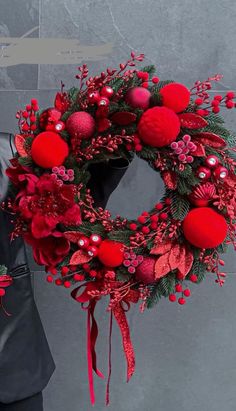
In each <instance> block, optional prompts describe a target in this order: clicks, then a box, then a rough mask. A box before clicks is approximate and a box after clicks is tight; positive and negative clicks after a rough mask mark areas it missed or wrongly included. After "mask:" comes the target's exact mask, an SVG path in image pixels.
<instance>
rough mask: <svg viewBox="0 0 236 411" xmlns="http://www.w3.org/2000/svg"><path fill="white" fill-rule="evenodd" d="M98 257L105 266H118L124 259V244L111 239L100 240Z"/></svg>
mask: <svg viewBox="0 0 236 411" xmlns="http://www.w3.org/2000/svg"><path fill="white" fill-rule="evenodd" d="M98 258H99V260H100V261H101V263H102V264H104V265H105V266H107V267H118V266H119V265H121V264H122V262H123V259H124V244H123V243H120V242H118V241H113V240H104V241H102V243H101V245H100V247H99V249H98Z"/></svg>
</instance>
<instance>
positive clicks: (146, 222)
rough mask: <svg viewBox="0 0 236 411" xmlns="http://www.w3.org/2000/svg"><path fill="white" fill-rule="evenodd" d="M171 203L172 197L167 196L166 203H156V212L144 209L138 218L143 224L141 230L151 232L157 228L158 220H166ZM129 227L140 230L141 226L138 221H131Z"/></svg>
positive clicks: (146, 232) (144, 232) (145, 232)
mask: <svg viewBox="0 0 236 411" xmlns="http://www.w3.org/2000/svg"><path fill="white" fill-rule="evenodd" d="M170 205H171V200H170V198H166V199H165V202H164V203H157V204H156V205H155V209H156V210H157V212H156V213H154V214H150V213H148V212H147V211H143V212H142V214H141V215H140V216H138V218H137V221H138V222H139V223H140V225H141V232H142V233H143V234H149V233H150V231H152V230H156V229H157V225H158V222H160V221H162V222H163V221H166V220H167V219H168V214H169V207H170ZM129 228H130V230H132V231H137V230H140V226H138V224H136V223H130V224H129Z"/></svg>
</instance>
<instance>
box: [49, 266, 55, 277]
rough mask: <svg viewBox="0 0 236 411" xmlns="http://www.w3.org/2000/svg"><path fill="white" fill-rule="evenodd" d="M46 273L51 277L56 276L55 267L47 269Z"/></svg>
mask: <svg viewBox="0 0 236 411" xmlns="http://www.w3.org/2000/svg"><path fill="white" fill-rule="evenodd" d="M48 271H49V272H50V273H51V274H52V275H56V274H57V269H56V268H55V267H50V268H49V269H48Z"/></svg>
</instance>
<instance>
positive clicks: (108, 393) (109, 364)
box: [106, 311, 113, 406]
mask: <svg viewBox="0 0 236 411" xmlns="http://www.w3.org/2000/svg"><path fill="white" fill-rule="evenodd" d="M112 320H113V313H112V311H111V312H110V327H109V354H108V378H107V388H106V406H107V405H109V404H110V381H111V336H112Z"/></svg>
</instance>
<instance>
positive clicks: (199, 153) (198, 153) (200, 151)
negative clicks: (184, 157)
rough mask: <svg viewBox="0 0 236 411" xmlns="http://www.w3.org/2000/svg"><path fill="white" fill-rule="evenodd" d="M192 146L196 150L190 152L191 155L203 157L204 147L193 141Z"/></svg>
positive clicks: (204, 154) (204, 153)
mask: <svg viewBox="0 0 236 411" xmlns="http://www.w3.org/2000/svg"><path fill="white" fill-rule="evenodd" d="M194 144H195V146H196V147H197V149H196V150H195V151H193V152H192V155H193V156H195V157H205V156H206V152H205V148H204V146H203V145H202V144H201V143H198V142H196V141H194Z"/></svg>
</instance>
